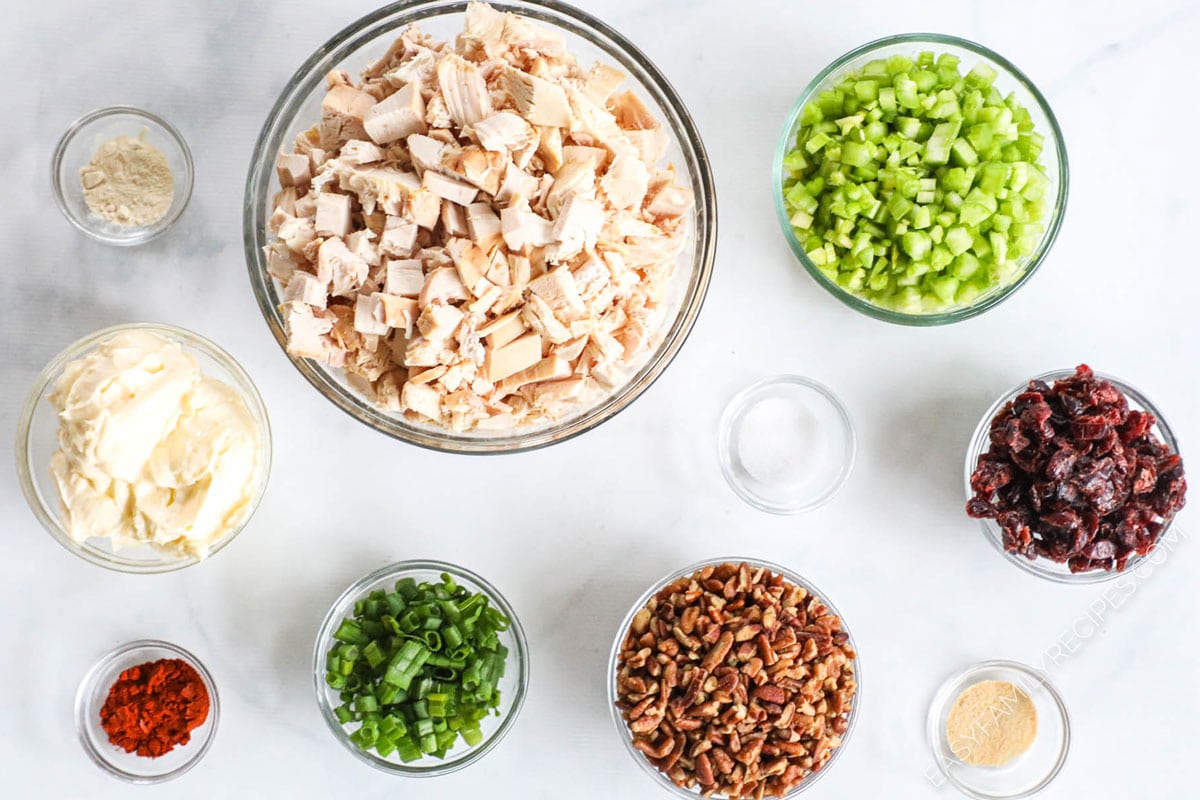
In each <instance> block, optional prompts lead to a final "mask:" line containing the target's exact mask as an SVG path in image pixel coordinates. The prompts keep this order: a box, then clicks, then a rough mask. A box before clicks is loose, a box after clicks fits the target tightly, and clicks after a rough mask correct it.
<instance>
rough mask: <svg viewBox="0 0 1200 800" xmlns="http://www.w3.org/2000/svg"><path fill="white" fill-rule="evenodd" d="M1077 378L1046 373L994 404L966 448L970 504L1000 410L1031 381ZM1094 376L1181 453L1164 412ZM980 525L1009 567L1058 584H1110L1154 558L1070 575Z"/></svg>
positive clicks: (1068, 372)
mask: <svg viewBox="0 0 1200 800" xmlns="http://www.w3.org/2000/svg"><path fill="white" fill-rule="evenodd" d="M1074 374H1075V370H1073V369H1059V370H1053V371H1051V372H1044V373H1042V374H1041V375H1035V376H1034V377H1032V378H1030V380H1029V381H1023V382H1022V383H1020V384H1018V385H1016V386H1014V387H1013V388H1012V389H1009V390H1008V391H1007V392H1005V393H1004V394H1003V395H1001V396H1000V398H999V399H998V400H997V401H996V402H995V403H992V407H991V408H989V409H988V410H987V411H986V412H984V415H983V417H982V418H981V419H980V420H979V424H978V425H977V426H975V433H974V434H972V435H971V442H970V444H968V445H967V460H966V463H965V465H964V466H963V484H964V487H965V489H966V493H967V499H968V500H970V499H971V497H972V496H974V494H975V493H974V492H972V491H971V473H973V472H974V471H975V465H976V464H977V463H978V462H979V456H981V455H983V453H984V452H986V451H987V450H988V448H989V447H990V440H989V436H988V434H989V431H990V429H991V424H992V419H993V418H995V416H996V415H997V414H998V413H1000V409H1002V408H1004V406H1005V405H1006V404H1008V403H1010V402H1012V401H1013V400H1014V399H1016V397H1017V395H1019V394H1021V393H1022V392H1024V391H1026V390H1027V389H1028V388H1029V383H1030V381H1045V382H1046V383H1048V384H1051V385H1053V384H1054V382H1055V381H1056V380H1060V379H1062V378H1069V377H1071V376H1072V375H1074ZM1095 375H1096V378H1097V379H1099V380H1105V381H1109V382H1110V383H1112V385H1113V386H1115V387H1117V389H1119V390H1120V391H1121V394H1123V395H1125V399H1126V400H1127V401H1128V402H1129V407H1130V408H1131V409H1133V410H1135V411H1148V412H1150V413H1151V414H1153V415H1154V419H1155V420H1156V421H1157V422H1156V424H1155V425H1154V427H1153V428H1151V429H1150V430H1151V431H1152V432H1153V433H1154V434H1156V435H1157V436H1158V438H1159V439H1161V440H1162V442H1163V444H1165V445H1166V446H1167V447H1168V448H1170V450H1171V452H1172V453H1178V452H1179V442H1178V441H1177V440H1176V439H1175V434H1174V433H1173V432H1172V431H1171V428H1170V426H1169V425H1168V424H1167V421H1166V419H1165V418H1164V417H1163V415H1162V412H1160V411H1159V410H1158V408H1157V407H1155V405H1154V404H1153V403H1151V402H1150V400H1149V398H1147V397H1146V396H1145V395H1144V394H1142V393H1141V392H1140V391H1138V390H1137V389H1135V388H1134V387H1133V386H1132V385H1130V384H1128V383H1125V382H1124V381H1122V380H1121V379H1120V378H1114V377H1113V376H1112V375H1106V374H1104V373H1103V372H1096V373H1095ZM979 522H980V524H981V525H982V526H983V532H984V534H986V536H987V538H988V541H990V542H991V543H992V544H993V545H995V547H996V549H997V550H999V551H1000V552H1001V553H1002V554H1003V555H1004V557H1005V558H1007V559H1008V561H1009V562H1010V563H1012V564H1016V565H1017V566H1018V567H1020V568H1021V569H1023V570H1025V571H1026V572H1028V573H1031V574H1033V575H1037V576H1038V577H1039V578H1046V579H1047V580H1052V581H1057V582H1058V583H1083V584H1087V583H1102V582H1104V581H1110V580H1112V579H1113V578H1116V577H1117V576H1119V575H1124V574H1126V573H1128V572H1130V571H1132V570H1133V569H1135V568H1136V567H1137V566H1138V565H1139V564H1141V563H1142V562H1143V561H1145V560H1146V559H1147V558H1149V557H1150V556H1151V555H1153V552H1154V551H1151V552H1150V553H1147V554H1146V555H1144V556H1139V555H1134V556H1131V557H1130V558H1129V560H1128V561H1127V562H1125V569H1124V570H1121V571H1117V570H1103V569H1097V570H1092V571H1090V572H1071V570H1070V568H1069V567H1067V565H1066V564H1058V563H1056V562H1054V561H1051V560H1050V559H1048V558H1037V559H1028V558H1026V557H1025V556H1022V555H1018V554H1016V553H1010V552H1008V551H1007V550H1005V549H1004V531H1003V530H1002V529H1001V528H1000V526H999V525H998V524H997V523H996V520H994V519H981V520H979ZM1174 522H1175V519H1174V517H1172V518H1171V519H1170V520H1168V521H1167V524H1166V526H1165V527H1164V528H1163V531H1162V534H1161V535H1160V537H1159V538H1160V540H1161V539H1163V538H1165V537H1166V535H1167V533H1168V532H1169V531H1170V529H1171V525H1172V524H1174Z"/></svg>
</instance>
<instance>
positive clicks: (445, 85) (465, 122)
mask: <svg viewBox="0 0 1200 800" xmlns="http://www.w3.org/2000/svg"><path fill="white" fill-rule="evenodd" d="M437 80H438V88H439V89H441V92H442V99H443V100H444V101H445V103H446V110H447V111H449V112H450V119H451V120H452V121H453V122H454V124H455V125H457V126H458V127H459V128H465V127H467V126H469V125H474V124H475V123H476V122H479V120H481V119H483V118H484V117H486V116H488V115H489V114H491V113H492V96H491V95H490V94H488V87H487V84H486V83H484V80H483V74H482V73H481V72H480V71H479V68H478V67H477V66H475V65H474V64H472V63H470V62H469V61H466V60H464V59H463V57H462V56H459V55H455V54H453V53H450V54H448V55H444V56H442V57H441V58H440V59H439V60H438V63H437Z"/></svg>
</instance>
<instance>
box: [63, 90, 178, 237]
mask: <svg viewBox="0 0 1200 800" xmlns="http://www.w3.org/2000/svg"><path fill="white" fill-rule="evenodd" d="M142 135H144V136H145V139H146V141H147V142H149V143H150V144H152V145H153V146H155V147H157V148H158V149H159V150H161V151H162V153H163V155H165V156H166V157H167V163H168V164H170V166H171V174H172V176H173V178H174V197H173V198H172V200H171V207H170V208H168V209H167V213H165V214H163V216H162V217H160V218H159V219H158V220H156V221H155V222H153V223H151V224H149V225H121V224H118V223H116V222H110V221H109V220H107V219H105V218H104V217H101V216H100V215H99V214H96V213H95V212H93V211H92V210H91V209H90V208H88V204H87V202H86V201H85V200H84V199H83V184H82V183H81V182H80V179H79V171H80V170H81V169H82V168H83V167H86V166H87V165H88V163H89V162H91V160H92V156H93V155H94V154H95V152H96V149H97V148H98V147H100V145H102V144H104V143H105V142H107V141H108V140H110V139H113V138H115V137H117V136H132V137H134V138H137V137H139V136H142ZM50 177H51V179H52V182H53V184H54V200H55V202H56V203H57V204H58V208H59V210H60V211H62V213H63V216H65V217H66V218H67V219H68V220H69V221H70V223H71V224H72V225H74V226H75V227H76V228H78V229H79V230H81V231H83V232H84V233H86V234H87V235H88V236H90V237H92V238H93V239H95V240H97V241H100V242H104V243H105V244H111V245H117V246H128V245H135V244H143V243H145V242H148V241H150V240H151V239H153V238H155V237H156V236H159V235H161V234H162V233H164V232H165V231H166V230H167V228H170V227H171V225H172V224H174V222H175V220H177V219H179V216H180V214H182V213H183V210H184V209H185V208H186V207H187V204H188V200H189V199H190V198H191V196H192V179H193V170H192V153H191V151H190V150H189V149H188V146H187V142H185V141H184V139H183V136H182V135H181V134H180V133H179V131H177V130H176V129H175V127H174V126H172V125H171V124H170V123H169V122H167V121H166V120H165V119H162V118H161V117H159V116H156V115H154V114H151V113H150V112H149V111H143V110H142V109H140V108H133V107H131V106H112V107H110V108H101V109H98V110H96V111H93V112H91V113H90V114H86V115H84V116H83V117H81V118H79V119H77V120H76V121H75V122H73V123H71V126H70V127H69V128H67V131H66V133H64V134H63V135H62V138H61V139H59V140H58V146H57V147H55V148H54V160H53V162H52V164H51V176H50Z"/></svg>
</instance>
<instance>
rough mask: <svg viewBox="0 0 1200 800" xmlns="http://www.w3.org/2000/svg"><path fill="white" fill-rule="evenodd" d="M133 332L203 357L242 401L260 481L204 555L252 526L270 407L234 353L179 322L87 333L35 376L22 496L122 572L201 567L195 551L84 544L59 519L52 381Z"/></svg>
mask: <svg viewBox="0 0 1200 800" xmlns="http://www.w3.org/2000/svg"><path fill="white" fill-rule="evenodd" d="M130 330H142V331H148V332H150V333H154V334H157V335H159V336H162V337H163V338H166V339H169V340H171V341H173V342H176V343H178V344H179V345H181V346H182V347H183V350H184V352H186V353H187V354H189V355H191V356H192V357H194V358H195V359H196V360H197V361H198V362H199V364H200V371H201V372H203V373H204V374H205V375H208V376H211V377H213V378H217V379H218V380H221V381H223V382H225V383H226V384H228V385H229V386H230V387H232V388H233V389H234V390H235V391H236V392H237V393H238V394H239V395H240V396H241V398H242V400H243V401H245V403H246V408H247V409H249V411H250V415H251V416H252V417H253V418H254V422H255V424H256V425H257V427H258V433H259V453H260V457H259V464H258V475H257V480H256V484H257V485H256V488H255V491H254V496H253V498H252V499H251V501H250V507H249V509H248V510H247V511H246V515H245V517H244V518H243V519H242V521H241V522H239V523H238V525H237V527H236V528H234V529H233V530H231V531H230V532H229V533H227V534H225V535H224V536H222V537H221V538H220V539H218V540H217V541H215V542H213V543H212V545H211V546H210V547H209V549H208V551H207V552H206V553H205V557H206V558H207V557H210V556H212V555H213V554H214V553H216V552H217V551H218V550H221V549H222V548H224V547H225V546H226V545H228V544H229V543H230V542H232V541H233V540H234V538H235V537H236V536H237V535H238V534H239V533H241V532H242V531H243V530H245V528H246V526H247V525H248V524H250V519H251V518H252V517H253V516H254V511H255V509H257V508H258V504H259V502H261V501H262V498H263V494H264V493H265V492H266V489H267V478H268V476H269V474H270V472H271V425H270V422H269V421H268V419H267V409H266V406H265V405H263V401H262V396H261V395H259V393H258V389H257V388H255V386H254V382H253V381H251V380H250V376H249V375H248V374H246V371H245V370H244V369H242V367H241V365H240V364H238V363H237V361H235V360H234V358H233V356H231V355H229V353H226V352H225V351H224V350H222V349H221V348H220V347H218V346H217V345H216V344H214V343H213V342H210V341H209V340H208V339H205V338H204V337H202V336H199V335H197V334H195V333H192V332H191V331H187V330H184V329H183V328H177V327H175V326H174V325H163V324H158V323H130V324H126V325H115V326H113V327H111V328H105V329H103V330H99V331H96V332H95V333H92V334H89V335H87V336H85V337H83V338H82V339H80V340H79V341H77V342H75V343H74V344H72V345H71V346H70V347H68V348H67V349H66V350H63V351H62V352H61V353H59V354H58V355H57V356H55V357H54V359H53V360H52V361H51V362H50V363H49V364H47V365H46V368H45V369H43V370H42V372H41V374H40V375H38V377H37V379H36V380H35V381H34V383H33V387H32V388H31V389H30V390H29V395H28V397H26V399H25V406H24V407H23V408H22V410H21V417H20V420H19V421H18V423H17V443H16V455H17V475H18V477H19V478H20V481H21V490H22V491H23V492H24V494H25V500H26V502H28V503H29V508H30V510H32V511H33V514H34V516H35V517H37V519H38V522H40V523H41V524H42V527H44V528H45V529H46V531H47V532H48V533H49V534H50V535H51V536H53V537H54V539H55V541H57V542H58V543H59V544H61V545H62V546H63V547H65V548H66V549H68V550H70V551H71V552H72V553H74V554H75V555H77V556H79V557H80V558H82V559H84V560H85V561H90V562H91V563H93V564H98V565H99V566H102V567H105V568H107V569H111V570H116V571H118V572H135V573H152V572H171V571H172V570H177V569H183V568H184V567H190V566H192V565H194V564H199V563H200V562H201V559H199V558H197V557H195V556H191V555H179V554H174V553H167V552H164V551H163V550H161V549H159V548H156V547H152V546H150V545H138V546H136V547H122V548H116V547H114V546H113V544H112V542H111V541H110V540H108V539H100V538H96V537H93V538H90V539H87V540H85V541H82V542H80V541H76V540H75V538H74V537H73V536H72V535H71V532H70V531H68V530H67V529H66V527H65V526H64V525H63V523H62V519H61V518H60V513H59V512H60V504H59V500H58V488H57V487H56V486H55V482H54V478H53V476H52V475H51V474H50V458H51V456H53V455H54V452H55V451H56V450H57V449H58V414H57V413H56V412H55V410H54V407H53V406H52V405H51V404H50V401H49V400H48V399H47V395H48V394H49V393H50V392H51V391H52V390H53V388H54V382H55V381H56V380H58V377H59V376H60V375H61V374H62V372H63V369H64V368H65V367H66V366H67V364H68V363H70V362H72V361H74V360H76V359H78V358H81V357H83V356H85V355H87V354H88V353H90V352H92V351H93V350H94V349H95V348H96V346H97V345H99V344H100V343H101V342H103V341H105V340H106V339H109V338H111V337H112V336H114V335H116V334H118V333H121V332H123V331H130Z"/></svg>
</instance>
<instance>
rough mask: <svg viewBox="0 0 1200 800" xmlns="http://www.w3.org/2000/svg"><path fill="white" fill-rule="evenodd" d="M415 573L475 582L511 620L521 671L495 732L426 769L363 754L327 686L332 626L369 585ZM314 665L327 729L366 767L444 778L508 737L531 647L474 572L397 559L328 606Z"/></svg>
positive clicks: (504, 604) (525, 686) (509, 611)
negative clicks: (336, 713) (340, 719)
mask: <svg viewBox="0 0 1200 800" xmlns="http://www.w3.org/2000/svg"><path fill="white" fill-rule="evenodd" d="M413 572H439V573H441V572H445V573H447V574H449V575H450V576H451V577H454V578H462V579H463V580H465V581H469V582H470V583H472V584H474V588H476V589H477V590H478V591H481V592H483V594H485V595H486V596H487V597H488V599H489V600H490V601H491V603H492V604H493V605H494V606H495V607H496V608H497V609H498V610H499V611H500V612H501V613H502V614H504V615H505V616H507V617H508V618H509V620H510V624H509V628H508V630H509V631H511V633H512V639H513V642H514V645H515V646H514V648H513V651H514V652H512V653H510V657H512V656H515V658H513V659H512V661H514V662H515V665H516V667H517V670H518V675H517V681H516V684H517V685H516V689H515V690H514V691H515V693H516V696H515V697H513V699H512V701H511V703H512V706H511V708H510V709H509V710H508V711H507V712H506V713H505V714H504V717H503V719H501V721H500V725H499V726H498V727H497V728H496V730H495V731H493V732H492V734H491V735H490V736H489V737H487V739H485V740H484V741H482V742H480V743H479V744H478V745H475V746H474V747H468V748H467V749H465V750H463V751H462V752H461V753H460V754H459V755H458V756H457V757H455V758H446V759H444V760H442V761H441V762H439V763H437V764H433V765H431V766H424V767H421V766H410V765H407V764H403V763H395V762H391V761H387V760H385V759H382V758H380V757H378V756H376V755H375V754H373V753H368V752H364V751H362V750H360V749H359V748H358V747H357V746H356V745H355V744H354V743H353V742H351V741H350V738H349V735H348V734H347V732H346V728H345V726H344V725H342V723H340V722H338V720H337V717H335V716H334V714H333V707H332V706H331V705H330V703H329V700H328V698H327V697H326V692H327V691H328V690H329V687H328V686H327V685H326V683H325V657H326V655H327V652H328V646H329V642H330V640H331V639H332V638H333V630H334V626H335V625H337V624H338V623H339V622H340V621H341V619H342V618H343V617H344V616H345V615H346V612H347V611H348V610H349V609H351V608H352V607H353V602H354V601H355V600H357V599H358V598H359V597H361V596H362V595H363V594H364V593H365V592H366V590H367V587H368V586H370V585H371V584H373V583H377V582H379V581H382V580H391V579H395V578H399V577H402V576H404V575H406V574H409V573H413ZM312 667H313V687H314V689H315V690H316V696H317V706H318V708H320V710H321V718H322V719H324V720H325V725H326V726H327V727H328V728H329V730H330V732H331V733H332V734H333V736H334V738H335V739H337V740H338V742H340V743H341V744H342V746H343V747H344V748H345V749H346V750H348V751H350V753H351V754H352V755H354V756H355V757H356V758H357V759H358V760H359V761H361V762H362V763H364V764H369V765H370V766H372V767H374V768H375V769H378V770H379V771H381V772H386V773H388V774H390V775H398V776H400V777H406V778H435V777H438V776H440V775H449V774H450V773H452V772H458V771H459V770H461V769H464V768H466V767H469V766H470V765H471V764H474V763H475V762H476V761H478V760H480V759H481V758H483V757H484V756H486V755H487V754H488V753H490V752H491V751H492V750H493V749H494V748H495V747H496V746H497V745H498V744H500V742H501V741H502V740H503V739H504V737H505V736H507V735H508V732H509V731H510V730H511V729H512V727H513V725H514V724H515V723H516V721H517V717H519V716H520V714H521V709H522V708H523V707H524V705H525V698H526V697H527V696H528V694H529V643H528V641H527V640H526V638H525V629H524V628H523V627H522V626H521V620H520V618H518V617H517V614H516V611H515V610H514V609H513V607H512V605H510V604H509V602H508V600H507V599H506V598H505V597H504V595H502V594H501V593H500V591H499V590H498V589H496V587H495V586H493V585H492V584H491V583H489V582H488V581H487V580H485V579H484V578H482V577H481V576H480V575H478V574H477V573H475V572H472V571H471V570H469V569H467V568H466V567H461V566H459V565H457V564H452V563H450V562H447V561H439V560H437V559H428V558H421V559H408V560H405V561H397V562H394V563H391V564H387V565H385V566H382V567H380V568H378V569H376V570H373V571H371V572H369V573H367V574H366V575H364V576H362V577H361V578H359V579H357V580H356V581H354V582H353V583H351V584H350V585H349V586H347V587H346V588H345V589H344V590H343V591H342V592H341V593H340V594H339V595H338V596H337V599H336V600H334V601H333V603H332V604H331V605H330V606H329V610H328V611H327V612H326V613H325V619H324V620H323V621H322V622H321V627H320V628H319V629H318V630H317V636H316V640H315V642H314V643H313V660H312Z"/></svg>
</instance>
